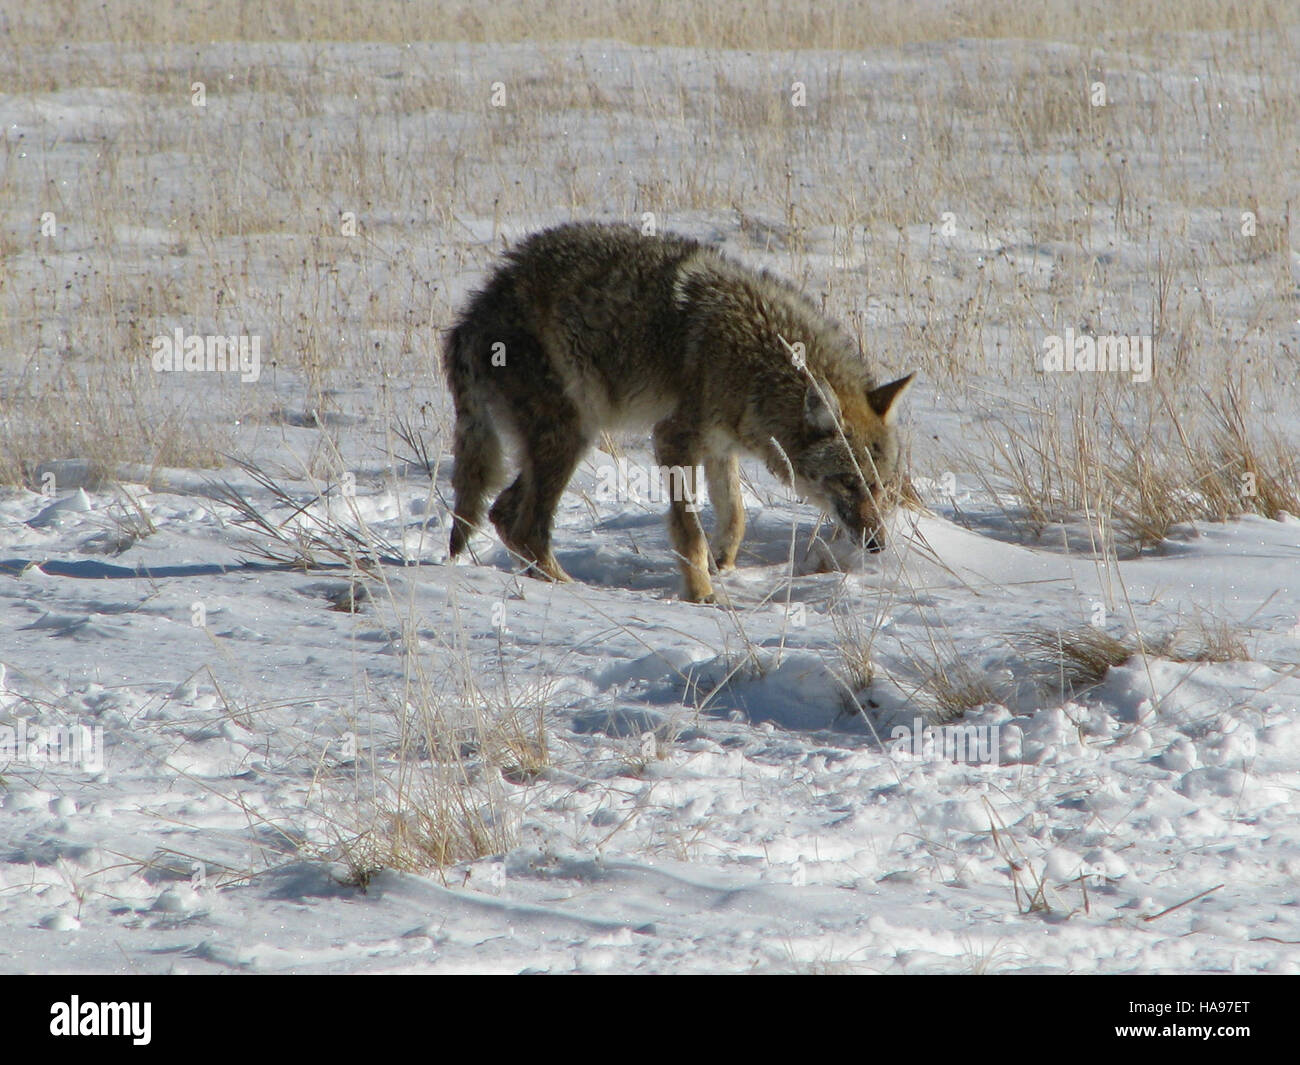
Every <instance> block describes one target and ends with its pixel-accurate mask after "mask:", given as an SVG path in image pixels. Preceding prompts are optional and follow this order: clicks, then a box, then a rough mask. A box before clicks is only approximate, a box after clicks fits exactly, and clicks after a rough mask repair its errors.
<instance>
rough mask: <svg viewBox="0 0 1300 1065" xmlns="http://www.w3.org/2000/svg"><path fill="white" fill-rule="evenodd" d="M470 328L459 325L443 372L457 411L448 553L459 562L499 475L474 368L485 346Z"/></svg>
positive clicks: (495, 439) (497, 444)
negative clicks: (453, 501) (476, 357)
mask: <svg viewBox="0 0 1300 1065" xmlns="http://www.w3.org/2000/svg"><path fill="white" fill-rule="evenodd" d="M475 332H476V331H475V329H474V327H473V325H472V323H470V322H467V321H462V322H460V323H459V324H458V325H457V326H456V327H455V328H454V329H453V330H452V331H451V334H450V335H449V336H448V338H447V343H446V346H445V347H444V349H443V362H442V365H443V369H444V370H445V372H446V375H447V383H448V385H449V386H450V388H451V398H452V403H453V404H454V406H455V408H456V433H455V442H454V444H453V454H454V456H455V461H456V466H455V471H454V472H453V473H452V477H451V486H452V489H453V491H454V492H455V499H456V501H455V509H454V511H453V514H452V524H451V542H450V544H449V552H450V555H451V557H452V558H455V557H456V556H457V555H459V554H460V553H461V551H463V550H464V549H465V544H466V543H467V542H468V541H469V537H470V534H471V533H473V531H474V530H475V529H476V528H477V527H478V525H479V523H480V522H481V521H482V520H483V501H484V497H485V496H486V495H487V493H488V491H489V489H490V488H491V487H492V486H493V485H494V484H495V483H496V482H497V481H498V480H499V478H500V475H501V458H502V449H501V438H500V436H498V435H497V431H496V428H495V426H494V425H493V424H492V418H491V413H490V412H489V410H488V409H487V403H486V397H485V396H484V394H483V390H482V388H481V387H480V383H479V370H478V366H477V365H476V363H475V355H476V354H478V355H480V356H481V354H482V353H481V351H476V349H477V348H480V347H481V346H482V342H481V340H480V339H479V338H477V337H476V336H475Z"/></svg>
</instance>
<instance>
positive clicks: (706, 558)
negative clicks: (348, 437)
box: [443, 223, 912, 602]
mask: <svg viewBox="0 0 1300 1065" xmlns="http://www.w3.org/2000/svg"><path fill="white" fill-rule="evenodd" d="M443 366H444V368H445V370H446V374H447V380H448V381H449V383H450V385H451V394H452V399H453V402H454V404H455V408H456V433H455V443H454V451H455V463H456V464H455V472H454V474H453V476H452V487H453V489H454V491H455V496H456V499H455V512H454V516H453V520H452V530H451V544H450V553H451V557H452V558H454V557H455V556H457V555H458V554H460V552H461V551H462V550H464V548H465V544H466V542H467V540H468V539H469V536H470V533H471V532H472V531H473V530H474V529H475V528H477V527H478V525H479V523H480V522H481V520H482V517H483V504H484V496H485V495H486V494H487V493H488V492H489V491H490V490H492V489H493V488H495V487H496V486H498V485H499V484H501V483H502V481H503V478H502V476H501V475H502V466H503V451H502V440H501V433H500V431H504V432H505V434H506V436H507V437H508V438H513V439H515V440H516V441H517V442H518V444H519V445H520V448H519V461H520V466H521V468H520V471H519V474H518V476H517V477H515V479H514V481H513V482H512V483H511V484H510V486H509V487H508V488H506V489H505V491H504V492H502V493H501V494H500V495H499V496H498V497H497V499H496V502H495V503H494V504H493V505H492V509H491V510H490V511H489V512H488V516H489V517H490V518H491V519H492V523H493V524H494V525H495V526H496V528H497V531H498V532H499V533H500V535H501V539H502V540H503V541H504V542H505V544H506V546H507V547H508V548H509V549H510V550H511V551H512V552H513V553H514V554H515V555H516V556H518V557H519V558H520V559H522V560H523V562H524V564H525V565H526V566H527V568H528V571H529V572H530V573H532V574H533V575H534V576H538V577H543V578H547V579H550V580H554V581H567V580H570V579H571V578H570V577H569V576H568V574H566V573H565V572H564V570H563V569H561V568H560V565H559V563H558V562H556V560H555V556H554V554H553V553H552V551H551V524H552V521H553V519H554V514H555V507H556V504H557V503H558V502H559V499H560V495H561V493H562V492H563V491H564V488H565V485H567V484H568V482H569V478H570V477H572V475H573V472H574V470H575V469H576V468H577V465H578V462H579V460H580V459H581V458H582V456H583V454H584V453H585V452H586V450H587V448H588V447H589V446H590V445H591V443H592V441H593V440H594V439H595V438H596V436H597V435H598V434H599V433H600V432H601V431H602V430H607V429H616V428H632V427H649V426H653V427H654V446H655V453H656V456H657V460H658V462H659V463H660V464H661V465H662V466H663V467H666V468H670V469H672V470H673V472H674V473H675V474H677V473H680V475H681V476H680V481H681V482H682V483H681V487H682V489H683V491H680V492H675V493H674V494H673V501H672V504H671V508H670V511H669V517H668V528H669V535H670V539H671V541H672V545H673V548H674V550H675V551H676V554H677V556H678V559H679V561H680V564H681V570H682V576H683V578H684V580H685V589H684V593H683V597H684V598H685V599H688V600H691V601H693V602H709V601H712V598H713V586H712V582H711V580H710V577H709V562H710V555H709V546H708V543H707V542H706V540H705V536H704V532H703V530H702V528H701V526H700V522H699V519H698V515H697V511H698V507H696V506H695V505H694V503H693V501H694V499H695V493H696V488H697V486H696V484H695V480H696V474H695V470H696V467H697V465H702V466H703V468H704V474H705V479H706V481H707V483H708V489H709V498H710V499H711V501H712V503H713V508H714V514H715V530H714V540H713V561H714V562H715V563H716V565H717V568H718V570H719V571H723V570H728V569H731V568H732V567H733V566H734V565H735V562H736V552H737V551H738V549H739V547H740V541H741V538H742V536H743V535H744V532H745V511H744V507H743V506H742V501H741V494H740V472H739V466H738V463H737V457H738V455H737V453H738V451H742V450H743V451H746V452H749V453H751V454H754V455H756V456H758V457H759V458H761V459H762V460H763V461H764V462H765V463H766V464H767V467H768V469H770V470H771V471H772V472H773V474H775V475H776V476H777V477H779V478H780V479H781V480H782V481H784V482H786V483H787V484H788V483H790V482H791V481H792V480H793V483H794V486H795V488H796V489H797V490H798V491H799V492H800V493H801V494H803V495H806V496H809V497H811V498H812V499H813V500H814V501H816V502H818V503H820V504H821V505H822V506H823V507H824V508H825V509H826V510H827V511H828V512H830V513H833V514H834V515H835V517H836V518H837V519H838V521H839V524H840V525H841V526H842V527H843V528H844V529H845V530H846V531H847V532H848V533H850V534H851V535H852V536H853V537H854V538H855V540H856V541H857V542H858V543H860V544H862V545H863V546H865V547H866V548H867V549H868V550H870V551H879V550H881V549H882V548H883V547H884V532H883V512H884V510H885V508H886V506H887V498H888V496H889V495H890V493H889V488H890V486H891V484H892V482H893V481H894V480H895V478H896V474H897V466H898V442H897V439H896V437H895V431H894V420H895V414H896V407H895V404H896V402H897V400H898V398H899V396H900V395H901V394H902V393H903V390H904V389H905V388H906V387H907V385H908V384H909V383H910V382H911V380H912V375H911V374H908V375H907V376H906V377H901V378H899V379H898V380H896V381H891V382H890V383H889V384H884V385H879V386H877V385H875V383H874V381H873V380H872V378H871V376H870V375H869V373H868V371H867V367H866V364H865V361H864V359H863V356H862V354H861V352H860V351H859V349H858V346H857V345H856V344H855V343H854V342H853V341H852V340H851V339H850V338H849V337H848V336H847V335H846V334H845V333H844V332H843V330H842V329H841V328H840V327H839V326H837V325H835V324H834V323H832V322H830V321H828V320H827V319H826V318H825V317H823V315H822V314H821V313H820V312H818V310H817V309H816V308H815V307H814V306H813V304H812V303H811V302H810V301H808V300H807V299H806V298H804V297H803V296H801V295H800V294H799V293H798V292H797V291H796V290H795V289H794V288H793V287H791V286H790V285H788V284H787V283H785V282H784V281H781V280H779V279H777V278H775V277H772V276H771V275H769V274H766V273H764V274H757V273H754V272H753V271H751V270H747V269H745V268H744V267H742V266H739V265H738V264H736V263H734V262H731V261H730V260H728V259H726V258H724V257H723V256H722V255H720V254H719V253H718V252H716V251H714V250H712V249H710V248H708V247H706V246H705V245H702V244H700V243H699V242H697V241H694V240H690V239H688V238H685V237H681V236H675V235H668V234H664V235H660V236H643V235H642V234H641V233H640V232H639V231H637V230H636V229H635V228H633V227H631V226H619V225H602V224H595V223H574V224H569V225H561V226H557V227H555V228H553V229H548V230H545V231H544V232H541V233H537V234H534V235H533V236H531V237H529V238H527V239H526V240H525V241H523V242H522V243H521V244H519V245H518V246H517V247H515V248H514V249H513V250H511V251H509V252H507V253H506V256H505V262H504V263H503V264H502V265H501V266H500V267H498V269H497V270H496V272H495V273H493V274H492V276H491V277H490V278H489V279H488V281H487V284H486V285H485V286H484V288H483V289H482V290H481V291H479V292H477V293H476V294H475V295H474V296H473V297H472V298H471V299H470V300H469V303H468V305H467V306H466V307H465V309H464V312H463V313H462V314H461V316H460V318H459V320H458V321H457V323H456V325H455V326H454V328H453V329H452V330H451V332H450V335H449V336H448V338H447V343H446V347H445V349H444V353H443ZM701 460H702V461H701Z"/></svg>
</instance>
